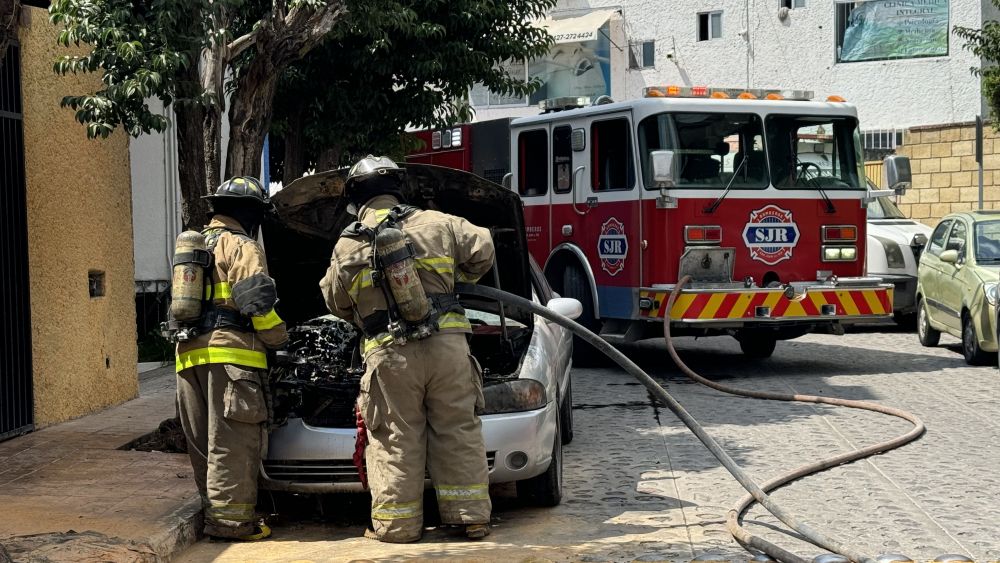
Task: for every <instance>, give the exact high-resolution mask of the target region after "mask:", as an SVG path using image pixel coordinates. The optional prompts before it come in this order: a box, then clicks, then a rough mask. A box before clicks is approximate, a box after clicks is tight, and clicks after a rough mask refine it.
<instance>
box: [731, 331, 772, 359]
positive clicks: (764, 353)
mask: <svg viewBox="0 0 1000 563" xmlns="http://www.w3.org/2000/svg"><path fill="white" fill-rule="evenodd" d="M736 339H737V340H738V341H739V343H740V350H742V351H743V355H744V356H746V357H748V358H753V359H757V360H763V359H767V358H770V357H771V354H774V347H775V346H776V345H777V344H778V339H777V338H775V337H774V336H773V335H771V334H761V333H757V332H744V333H741V334H740V335H739V336H738V337H736Z"/></svg>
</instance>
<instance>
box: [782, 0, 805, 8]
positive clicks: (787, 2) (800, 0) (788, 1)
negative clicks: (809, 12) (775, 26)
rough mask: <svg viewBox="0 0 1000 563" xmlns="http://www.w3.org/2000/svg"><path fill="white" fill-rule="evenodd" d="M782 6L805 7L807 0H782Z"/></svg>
mask: <svg viewBox="0 0 1000 563" xmlns="http://www.w3.org/2000/svg"><path fill="white" fill-rule="evenodd" d="M781 7H782V8H788V9H792V8H805V7H806V0H781Z"/></svg>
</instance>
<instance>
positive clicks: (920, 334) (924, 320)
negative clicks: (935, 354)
mask: <svg viewBox="0 0 1000 563" xmlns="http://www.w3.org/2000/svg"><path fill="white" fill-rule="evenodd" d="M917 338H919V339H920V344H922V345H924V346H925V347H927V348H933V347H934V346H937V345H938V342H940V341H941V331H939V330H936V329H935V328H934V327H932V326H931V318H930V315H929V314H928V313H927V302H926V301H925V300H923V299H921V300H920V301H918V302H917Z"/></svg>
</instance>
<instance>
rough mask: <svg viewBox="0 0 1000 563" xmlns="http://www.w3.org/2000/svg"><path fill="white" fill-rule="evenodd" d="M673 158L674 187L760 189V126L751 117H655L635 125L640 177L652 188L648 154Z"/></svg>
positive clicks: (763, 178) (763, 166)
mask: <svg viewBox="0 0 1000 563" xmlns="http://www.w3.org/2000/svg"><path fill="white" fill-rule="evenodd" d="M663 149H666V150H672V151H674V154H675V155H677V164H678V182H677V187H679V188H719V189H723V188H725V187H727V186H729V185H730V183H732V186H731V188H732V189H764V188H766V187H767V186H768V178H767V159H766V158H765V156H764V154H765V153H764V127H763V122H762V121H761V119H760V116H758V115H756V114H753V113H680V112H678V113H660V114H656V115H652V116H650V117H647V118H646V119H644V120H642V122H641V123H639V150H640V154H641V155H642V158H641V164H642V177H643V181H644V183H645V186H646V188H647V189H654V186H653V179H652V171H651V170H650V168H649V153H650V152H652V151H655V150H663Z"/></svg>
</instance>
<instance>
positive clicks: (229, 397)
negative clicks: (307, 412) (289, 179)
mask: <svg viewBox="0 0 1000 563" xmlns="http://www.w3.org/2000/svg"><path fill="white" fill-rule="evenodd" d="M211 203H212V208H213V216H212V219H211V222H210V223H209V225H208V228H207V229H206V230H205V231H204V235H205V243H206V246H207V247H208V249H209V250H210V251H211V252H212V255H213V257H214V260H213V262H212V266H211V268H210V272H209V274H208V275H206V276H205V282H204V286H205V287H204V303H205V309H206V310H205V311H204V315H203V318H202V319H200V320H199V322H198V324H197V325H196V326H194V327H193V328H194V329H196V330H197V331H198V335H197V336H196V337H194V338H191V339H188V340H186V341H182V342H179V343H178V345H177V401H178V410H179V412H180V419H181V425H182V426H183V428H184V434H185V436H186V437H187V443H188V453H189V455H190V457H191V464H192V466H193V467H194V478H195V483H196V484H197V485H198V490H199V492H200V493H201V497H202V501H203V504H204V513H205V530H204V531H205V534H206V535H209V536H215V537H224V538H231V539H240V540H255V539H261V538H264V537H267V535H269V533H270V531H269V530H268V528H267V526H266V525H265V524H263V523H262V522H259V521H258V519H257V517H256V514H255V511H254V507H255V505H256V502H257V473H258V471H259V468H260V460H261V457H262V456H263V454H264V449H265V448H266V444H267V425H266V422H267V419H268V407H267V400H266V396H265V395H266V389H265V387H266V384H267V381H266V377H267V376H266V368H267V355H266V349H267V348H277V347H280V346H281V345H283V344H284V343H285V342H286V341H287V339H288V335H287V332H286V330H285V323H284V322H283V321H282V320H281V318H279V317H278V314H277V312H276V311H275V309H274V306H275V304H276V303H277V293H276V288H275V284H274V280H272V279H271V278H270V277H269V276H268V274H267V265H266V263H265V261H264V255H263V252H262V250H261V248H260V246H259V245H258V244H257V241H256V240H255V239H254V238H253V235H255V232H256V229H257V227H258V225H259V224H260V222H261V220H262V218H263V215H264V212H265V210H266V208H267V206H268V205H269V202H268V200H267V196H266V194H264V192H263V189H262V187H261V186H260V185H259V184H258V183H257V181H256V180H255V179H252V178H235V179H233V180H229V181H227V182H226V183H224V184H223V185H222V186H220V187H219V189H218V190H217V191H216V193H215V194H214V195H213V196H212V200H211Z"/></svg>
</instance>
